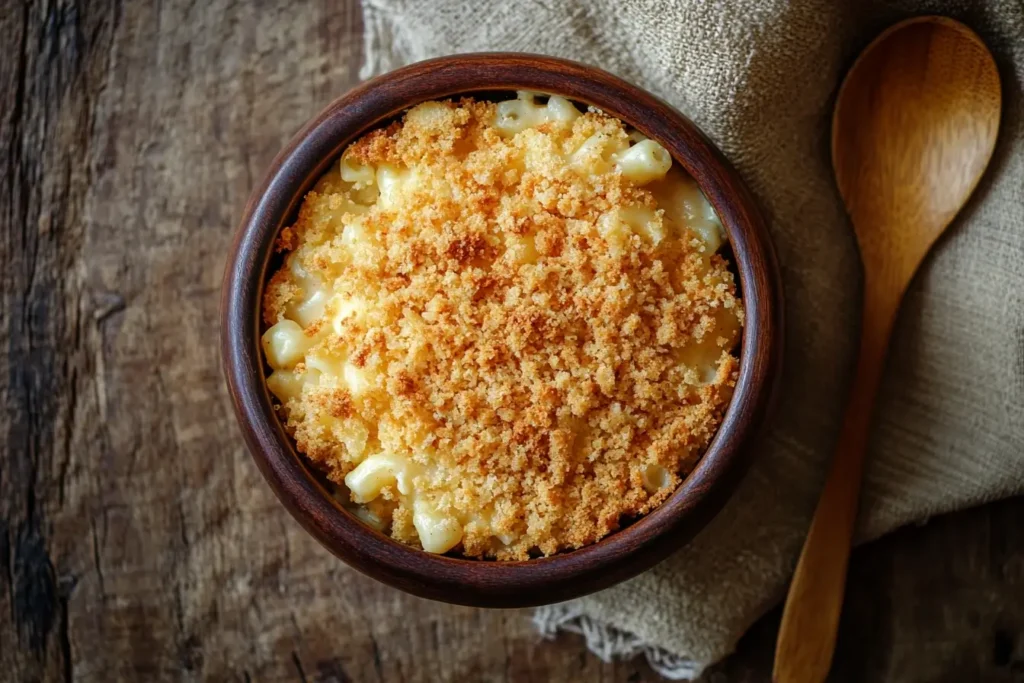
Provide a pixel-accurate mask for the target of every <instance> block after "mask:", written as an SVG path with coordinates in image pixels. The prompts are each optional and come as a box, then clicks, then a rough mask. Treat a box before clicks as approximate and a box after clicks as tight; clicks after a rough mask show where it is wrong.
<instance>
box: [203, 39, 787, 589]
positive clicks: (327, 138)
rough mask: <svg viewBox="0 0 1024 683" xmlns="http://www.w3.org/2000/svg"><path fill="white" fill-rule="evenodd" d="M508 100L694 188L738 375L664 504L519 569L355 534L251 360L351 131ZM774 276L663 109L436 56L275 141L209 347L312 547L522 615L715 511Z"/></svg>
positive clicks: (539, 66)
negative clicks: (618, 125)
mask: <svg viewBox="0 0 1024 683" xmlns="http://www.w3.org/2000/svg"><path fill="white" fill-rule="evenodd" d="M515 90H534V91H538V92H541V93H550V94H559V95H562V96H565V97H568V98H570V99H572V100H574V101H576V102H577V103H579V104H583V105H593V106H596V107H598V108H600V109H602V110H604V111H605V112H606V113H608V114H610V115H612V116H616V117H618V118H619V119H621V120H622V121H624V122H625V123H626V124H627V125H629V126H632V127H633V128H636V129H637V130H639V131H641V132H642V133H643V134H645V135H647V136H648V137H650V138H652V139H655V140H657V141H658V142H660V143H661V144H662V145H664V146H665V147H666V148H667V149H668V150H669V152H670V153H671V154H672V156H673V158H674V159H675V161H676V162H677V163H679V164H680V165H681V166H682V168H683V169H684V170H685V171H687V172H688V173H689V174H690V175H691V176H693V177H694V179H695V180H696V181H697V183H698V185H699V186H700V187H701V189H702V191H703V192H704V194H705V195H706V196H707V198H708V199H709V201H710V202H711V204H712V205H713V206H714V207H715V210H716V211H717V212H718V215H719V217H720V218H721V220H722V224H723V226H724V227H725V229H726V232H727V234H728V236H729V243H728V244H729V248H730V250H731V253H729V254H727V256H728V257H729V260H730V263H731V264H732V267H733V268H734V275H736V276H738V277H737V283H738V286H739V288H740V290H741V294H742V295H743V297H744V305H745V308H746V311H747V313H746V320H745V325H744V331H743V334H742V337H741V341H740V377H739V381H738V382H737V387H736V390H735V392H734V395H733V398H732V400H731V402H730V405H729V408H728V410H727V411H726V414H725V417H724V419H723V421H722V424H721V426H720V428H719V431H718V433H717V434H716V436H715V437H714V439H713V440H712V442H711V444H710V445H709V447H708V449H707V451H706V452H705V454H704V456H703V457H702V458H701V460H700V461H699V462H698V464H697V466H696V467H695V468H694V470H693V471H692V472H691V473H690V474H689V475H688V476H687V477H686V479H685V480H684V481H683V482H682V484H681V485H680V486H679V487H678V489H677V490H676V491H675V492H674V493H673V495H672V496H671V497H670V498H669V499H668V500H667V501H665V503H663V504H662V505H661V506H659V507H658V508H656V509H655V510H653V511H652V512H650V513H649V514H647V515H645V516H643V517H641V518H639V519H637V520H628V522H624V524H623V527H622V529H620V530H619V531H617V532H615V533H613V534H612V535H610V536H608V537H606V538H604V539H602V540H601V541H599V542H597V543H595V544H593V545H590V546H586V547H584V548H581V549H578V550H574V551H567V552H564V553H561V554H558V555H555V556H552V557H547V558H538V559H533V560H529V561H523V562H508V561H502V562H497V561H487V560H479V559H466V558H462V557H459V556H449V555H445V556H438V555H431V554H428V553H425V552H424V551H421V550H418V549H415V548H412V547H410V546H406V545H404V544H401V543H399V542H397V541H394V540H392V539H391V538H390V537H388V536H385V535H383V534H381V533H379V532H377V531H376V530H374V529H372V528H370V527H368V526H366V525H364V524H363V523H362V522H360V521H359V520H358V519H356V518H355V517H354V516H352V515H351V513H349V512H348V511H347V510H345V509H344V508H343V507H342V506H341V505H340V503H338V501H336V500H335V499H334V497H333V496H332V494H331V492H330V490H329V489H330V488H333V485H330V484H329V483H328V482H327V481H326V479H325V478H324V477H323V476H322V475H321V474H320V473H319V472H318V471H316V470H315V469H314V468H312V467H310V466H308V464H307V461H306V460H305V458H304V457H302V456H301V455H299V454H298V453H297V452H296V450H295V448H294V444H293V442H292V440H291V438H290V437H289V436H288V435H287V434H286V433H285V430H284V428H283V425H282V424H281V422H280V420H279V419H278V417H277V414H276V412H275V411H274V409H273V399H272V398H271V396H270V394H269V392H268V390H267V389H266V385H265V382H264V377H265V371H266V367H265V366H264V362H263V359H262V352H261V349H260V348H259V336H260V332H261V329H260V322H259V314H258V312H259V307H260V301H261V300H262V294H263V288H264V284H265V282H266V278H267V276H268V274H270V273H272V272H274V270H275V269H276V267H277V266H278V265H279V264H280V259H281V258H283V257H282V256H281V255H275V254H274V252H273V249H272V243H273V241H274V239H275V238H276V236H277V234H278V232H279V230H280V229H281V228H283V227H285V226H286V225H289V224H290V223H291V222H292V221H294V218H295V214H296V212H297V209H298V206H299V204H300V202H301V200H302V198H303V197H304V195H305V194H306V192H308V191H309V189H311V188H312V186H313V184H315V182H316V181H317V180H318V179H319V178H320V177H321V176H322V175H323V174H324V173H325V172H326V171H327V170H328V168H329V167H330V166H331V165H332V164H334V163H336V162H337V160H338V158H339V157H340V155H341V153H342V151H343V150H344V148H345V147H346V146H347V145H348V144H349V143H350V142H352V141H354V140H355V139H356V138H357V137H359V136H360V135H362V134H363V133H365V132H367V131H369V130H372V129H374V128H377V127H379V126H381V125H383V124H385V123H387V122H389V121H390V120H391V119H394V118H395V117H397V116H400V115H401V114H402V113H403V112H404V111H405V110H407V109H409V108H410V107H412V106H414V105H416V104H418V103H420V102H424V101H428V100H435V99H445V98H451V97H459V96H473V97H477V98H482V97H483V98H488V99H507V98H508V97H510V96H514V91H515ZM776 278H777V275H776V273H775V265H774V258H773V254H772V251H771V246H770V243H769V241H768V238H767V233H766V230H765V228H764V224H763V220H762V219H761V217H760V214H759V213H758V211H757V209H756V206H755V205H754V202H753V200H752V198H751V196H750V194H749V192H747V190H746V189H745V187H744V186H743V185H742V183H741V182H740V180H739V178H738V176H737V175H736V174H735V172H734V171H732V169H731V168H730V167H729V165H728V163H727V162H726V161H725V160H724V159H723V158H722V156H721V154H720V153H719V152H718V151H717V150H716V149H715V148H714V146H713V145H712V144H711V143H710V142H709V141H708V140H707V139H706V138H705V137H704V136H703V135H702V134H701V133H700V132H699V131H698V130H697V129H696V127H695V126H693V124H692V123H690V122H689V121H688V120H687V119H685V117H683V116H682V115H681V114H679V113H678V112H676V111H675V110H674V109H671V108H670V107H669V106H668V105H666V104H665V103H663V102H661V101H660V100H658V99H657V98H655V97H653V96H652V95H650V94H649V93H646V92H645V91H642V90H640V89H638V88H636V87H635V86H632V85H630V84H628V83H625V82H624V81H621V80H619V79H617V78H615V77H614V76H611V75H610V74H607V73H605V72H603V71H600V70H597V69H594V68H592V67H586V66H583V65H579V64H574V63H572V62H565V61H563V60H554V59H551V58H541V57H533V56H524V55H512V56H510V55H475V56H463V57H459V58H443V59H441V60H434V61H433V62H423V63H420V64H416V65H412V66H411V67H406V68H405V69H401V70H399V71H396V72H392V73H391V74H388V75H385V76H383V77H381V78H379V79H375V80H374V81H370V82H368V83H366V84H363V85H362V86H360V87H359V88H357V89H355V90H354V91H352V92H350V93H349V94H347V95H345V96H343V97H341V98H339V99H338V100H336V101H335V102H334V103H332V104H331V105H330V106H329V107H328V108H327V109H326V110H325V111H324V112H323V113H321V114H320V115H319V116H318V117H317V118H316V119H314V120H313V121H311V122H310V123H309V124H308V125H307V126H306V127H305V128H304V129H303V130H302V131H300V132H299V133H298V134H297V135H296V136H295V138H293V140H292V141H291V143H289V145H288V146H287V147H286V148H285V150H284V151H282V153H281V154H280V155H279V156H278V158H277V159H276V160H275V162H274V164H273V165H272V168H271V170H270V171H269V173H268V175H267V177H266V179H265V181H264V183H263V184H262V186H261V187H260V188H258V189H257V190H256V191H255V192H254V193H253V196H252V198H251V199H250V202H249V204H248V206H247V207H246V210H245V214H244V218H243V221H242V224H241V226H240V228H239V231H238V233H237V235H236V242H235V245H234V250H233V253H232V257H231V258H230V259H229V263H228V269H227V271H226V274H225V285H224V290H223V297H224V298H223V303H222V315H223V321H222V348H223V353H224V358H225V372H226V374H227V377H228V382H229V386H230V388H231V392H232V397H233V399H234V402H235V408H236V412H237V413H238V416H239V420H240V423H241V425H242V428H243V435H244V436H245V438H246V441H247V444H248V446H249V449H250V451H251V452H252V453H253V455H254V457H255V459H256V462H257V464H258V465H259V466H260V468H261V470H262V472H263V474H264V475H265V477H266V478H267V480H268V481H269V482H270V483H271V485H272V486H273V488H274V489H275V492H276V493H277V494H278V496H279V497H280V498H281V500H282V502H283V503H285V505H286V506H287V507H288V508H289V510H290V511H291V512H292V514H293V515H294V516H295V517H296V518H297V519H298V520H299V521H300V522H301V523H302V524H303V526H304V527H305V528H306V529H307V530H308V531H310V533H312V534H313V535H314V536H315V537H316V538H318V539H319V540H320V541H321V542H322V543H324V545H326V546H327V547H328V548H329V549H330V550H332V551H333V552H334V553H335V554H337V555H338V556H339V557H341V558H342V559H344V560H345V561H347V562H348V563H350V564H352V565H353V566H355V567H356V568H357V569H360V570H361V571H363V572H364V573H368V574H370V575H371V576H374V577H375V578H378V579H381V580H383V581H385V582H387V583H390V584H392V585H395V586H397V587H399V588H403V589H405V590H408V591H410V592H413V593H415V594H418V595H422V596H425V597H431V598H436V599H442V600H447V601H451V602H460V603H465V604H476V605H497V606H522V605H527V604H540V603H546V602H554V601H558V600H564V599H567V598H569V597H573V596H576V595H580V594H583V593H586V592H590V591H592V590H596V589H598V588H601V587H604V586H606V585H610V584H611V583H614V582H616V581H618V580H621V579H623V578H626V577H628V576H630V575H632V574H635V573H637V572H639V571H641V570H642V569H644V568H646V567H648V566H650V565H651V564H653V563H654V562H656V561H657V560H659V559H661V558H662V557H664V556H665V555H666V554H668V552H671V550H672V549H674V548H676V547H678V546H679V545H680V544H681V543H683V542H685V540H686V539H688V538H689V537H690V536H692V534H693V533H695V532H696V530H697V529H699V528H700V527H701V526H703V525H704V524H705V523H706V521H707V520H708V519H710V517H711V516H713V515H714V513H715V512H717V510H718V509H719V508H720V506H721V504H722V503H723V502H724V500H725V497H726V496H727V495H728V493H729V491H730V490H731V488H732V486H733V485H734V483H735V481H736V480H737V479H738V477H739V475H740V473H741V472H742V470H743V465H744V457H743V456H744V450H743V446H744V444H745V443H746V442H747V441H748V440H749V438H750V436H751V435H752V434H753V432H754V430H755V428H756V426H757V425H758V424H759V423H760V422H761V420H762V419H763V417H764V413H765V412H766V410H767V407H768V402H769V399H770V394H771V385H772V383H773V380H774V376H775V374H776V371H777V366H778V350H779V347H780V344H779V337H778V335H779V331H780V330H779V320H778V316H779V315H780V313H781V306H780V305H779V304H778V302H777V286H776V282H775V280H776Z"/></svg>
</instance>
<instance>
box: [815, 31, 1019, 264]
mask: <svg viewBox="0 0 1024 683" xmlns="http://www.w3.org/2000/svg"><path fill="white" fill-rule="evenodd" d="M1001 103H1002V102H1001V89H1000V84H999V71H998V70H997V69H996V64H995V60H994V59H993V58H992V54H991V53H990V52H989V51H988V48H986V47H985V44H984V43H982V41H981V39H980V38H979V37H978V36H977V34H975V33H974V32H973V31H972V30H971V29H969V28H967V27H966V26H964V25H963V24H960V23H958V22H956V21H953V20H952V19H947V18H945V17H917V18H914V19H910V20H908V21H905V22H902V23H899V24H896V25H895V26H893V27H891V28H889V29H888V30H887V31H885V32H884V33H882V34H881V35H880V36H879V37H878V38H877V39H876V40H875V41H874V42H872V43H871V44H870V45H869V46H868V47H867V49H866V50H864V52H863V53H862V54H861V55H860V57H859V58H858V59H857V61H856V62H855V63H854V65H853V67H852V68H851V69H850V72H849V75H847V77H846V80H845V81H844V82H843V85H842V87H841V88H840V90H839V95H838V97H837V98H836V106H835V114H834V117H833V120H832V165H833V169H834V171H835V177H836V184H837V185H838V186H839V192H840V194H841V195H842V197H843V201H844V203H845V204H846V209H847V211H848V212H849V214H850V218H851V220H852V222H853V228H854V231H855V232H856V235H857V241H858V243H859V245H860V250H861V257H862V259H863V261H864V269H865V274H866V275H874V274H875V268H876V267H878V266H879V265H880V264H881V263H882V262H884V263H886V265H887V266H889V267H895V266H898V268H897V272H895V273H893V275H894V276H896V275H898V276H899V277H898V278H897V279H900V280H903V281H904V282H905V283H906V282H909V280H910V279H911V277H912V276H913V273H914V271H915V270H916V268H917V264H918V263H920V261H921V259H922V258H923V257H924V256H925V254H926V253H927V252H928V250H929V248H930V247H931V245H932V244H933V243H934V242H935V240H936V238H938V236H939V235H940V234H942V232H943V230H944V229H945V228H946V226H948V225H949V224H950V222H951V221H952V220H953V217H954V216H956V214H957V212H958V211H959V210H960V207H962V206H963V205H964V204H965V203H966V202H967V198H968V197H969V196H970V195H971V192H973V191H974V188H975V186H976V185H977V184H978V181H979V180H980V178H981V175H982V173H983V172H984V170H985V167H986V166H988V162H989V159H990V158H991V157H992V150H993V149H994V148H995V142H996V133H997V131H998V129H999V116H1000V109H1001Z"/></svg>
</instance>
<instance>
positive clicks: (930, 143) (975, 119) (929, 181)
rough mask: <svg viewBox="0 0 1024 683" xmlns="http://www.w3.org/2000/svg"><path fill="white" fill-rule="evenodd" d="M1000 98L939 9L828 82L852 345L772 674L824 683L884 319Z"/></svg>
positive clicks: (961, 198) (970, 177)
mask: <svg viewBox="0 0 1024 683" xmlns="http://www.w3.org/2000/svg"><path fill="white" fill-rule="evenodd" d="M1001 106H1002V95H1001V88H1000V84H999V72H998V70H997V69H996V64H995V60H994V59H993V58H992V55H991V53H989V51H988V49H987V48H986V47H985V45H984V43H982V41H981V39H980V38H979V37H978V36H977V35H976V34H975V33H974V32H973V31H971V30H970V29H969V28H967V27H966V26H964V25H962V24H960V23H958V22H956V21H953V20H952V19H947V18H945V17H917V18H914V19H909V20H907V21H904V22H902V23H899V24H896V25H895V26H892V27H891V28H889V29H888V30H887V31H885V32H883V33H882V34H881V35H880V36H879V37H878V38H876V39H875V41H874V42H872V43H871V44H870V45H869V46H868V47H867V48H866V49H865V50H864V52H863V53H861V55H860V57H859V58H858V59H857V61H856V62H855V63H854V65H853V67H852V68H851V69H850V72H849V74H848V75H847V77H846V80H845V81H844V82H843V84H842V86H841V87H840V89H839V95H838V97H837V98H836V107H835V113H834V116H833V119H832V164H833V169H834V171H835V176H836V183H837V184H838V186H839V192H840V194H841V195H842V197H843V201H844V203H845V204H846V209H847V211H848V212H849V214H850V218H851V220H852V222H853V229H854V232H855V233H856V235H857V243H858V245H859V247H860V254H861V260H862V262H863V266H864V304H863V306H864V309H863V318H862V327H861V343H860V352H859V357H858V360H857V371H856V373H857V374H856V376H855V378H854V381H853V385H852V388H851V390H850V399H849V403H848V405H847V408H846V414H845V416H844V418H843V423H842V427H841V430H840V433H839V440H838V444H837V446H836V453H835V457H834V459H833V461H832V468H831V471H830V472H829V475H828V478H827V479H826V481H825V487H824V490H823V491H822V494H821V498H820V500H819V501H818V507H817V508H816V510H815V512H814V518H813V519H812V520H811V527H810V530H809V532H808V534H807V540H806V541H805V543H804V547H803V551H802V552H801V554H800V560H799V562H798V563H797V568H796V572H795V574H794V576H793V584H792V586H791V587H790V591H789V595H788V597H787V599H786V606H785V608H784V610H783V615H782V624H781V626H780V629H779V640H778V645H777V646H776V651H775V668H774V672H773V679H774V681H775V683H821V682H822V681H824V680H825V678H826V676H827V675H828V671H829V668H830V666H831V663H832V652H833V650H834V649H835V640H836V631H837V629H838V626H839V614H840V611H841V609H842V602H843V592H844V588H845V584H846V569H847V564H848V561H849V555H850V543H851V540H852V537H853V531H854V524H855V522H856V520H857V505H858V499H859V497H860V485H861V478H862V474H863V469H864V454H865V446H866V443H867V434H868V428H869V427H870V421H871V409H872V407H873V405H874V399H875V394H876V393H877V391H878V385H879V382H880V380H881V376H882V370H883V367H884V363H885V355H886V350H887V348H888V345H889V336H890V333H891V331H892V326H893V322H894V320H895V318H896V313H897V311H898V309H899V304H900V301H901V300H902V298H903V293H904V292H905V291H906V289H907V286H908V285H909V284H910V281H911V279H912V278H913V276H914V273H915V272H916V271H917V268H918V266H919V265H920V263H921V261H922V260H923V259H924V257H925V256H926V255H927V253H928V251H929V249H931V247H932V245H933V244H934V243H935V240H936V239H938V237H939V235H941V234H942V232H943V231H944V230H945V229H946V227H947V226H948V225H949V224H950V222H952V220H953V218H954V217H955V216H956V214H957V212H958V211H959V210H960V209H961V207H963V205H964V204H965V203H966V202H967V199H968V197H970V195H971V192H973V191H974V188H975V187H976V186H977V184H978V181H979V180H980V179H981V175H982V173H983V172H984V170H985V167H986V166H988V162H989V159H991V157H992V150H993V149H994V147H995V143H996V135H997V133H998V130H999V116H1000V110H1001Z"/></svg>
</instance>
